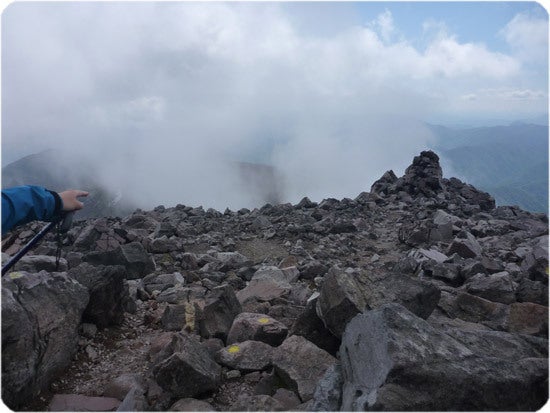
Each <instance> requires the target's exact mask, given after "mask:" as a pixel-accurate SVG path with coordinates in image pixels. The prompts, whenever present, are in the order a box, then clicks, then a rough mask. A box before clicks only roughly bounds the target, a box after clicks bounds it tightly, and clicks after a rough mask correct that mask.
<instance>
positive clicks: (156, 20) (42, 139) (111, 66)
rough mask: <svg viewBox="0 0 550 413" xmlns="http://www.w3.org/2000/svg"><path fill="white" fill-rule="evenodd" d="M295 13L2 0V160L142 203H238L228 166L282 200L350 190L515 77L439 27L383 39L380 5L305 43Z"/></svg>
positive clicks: (308, 33)
mask: <svg viewBox="0 0 550 413" xmlns="http://www.w3.org/2000/svg"><path fill="white" fill-rule="evenodd" d="M293 7H294V8H293ZM295 7H297V6H292V7H291V6H289V5H285V4H284V3H281V4H278V3H259V4H255V3H209V2H207V3H195V2H182V3H179V2H177V3H172V2H166V3H163V2H159V3H149V2H147V3H145V2H144V3H124V2H122V3H114V2H113V3H93V2H90V3H43V4H40V3H17V4H12V5H11V6H10V7H9V8H8V9H6V10H5V12H4V15H3V28H4V32H3V36H2V39H3V40H2V41H3V44H2V46H3V47H2V49H3V62H2V68H3V75H4V78H3V85H2V86H3V97H2V110H3V136H2V146H3V150H4V153H5V152H6V150H14V148H23V147H25V148H28V149H29V150H30V151H32V152H38V151H39V150H42V149H45V148H49V147H64V148H65V149H66V150H67V151H69V152H70V153H71V154H72V155H71V156H73V157H80V156H84V155H82V153H83V152H84V153H86V154H87V156H88V157H91V158H93V159H94V161H95V163H96V164H97V165H98V167H97V172H94V173H97V176H98V177H100V178H101V179H102V180H104V181H105V182H106V183H107V184H109V185H111V186H112V187H113V188H116V189H120V188H123V189H124V191H125V193H126V194H129V195H126V196H130V197H132V198H134V199H135V200H136V202H139V203H140V205H142V206H143V207H151V206H155V205H156V204H159V203H164V204H166V205H172V204H175V203H186V204H191V205H198V204H203V205H204V206H206V207H210V206H212V207H215V208H218V209H224V208H225V207H226V206H229V207H231V208H238V207H242V206H251V205H252V204H253V203H254V202H256V198H255V196H254V194H251V193H249V192H247V191H246V188H245V187H246V185H243V183H242V182H241V181H240V180H239V178H238V176H235V174H234V173H233V172H232V169H231V168H230V167H229V166H228V163H227V161H228V160H238V161H262V162H266V163H270V164H272V165H274V166H275V167H277V168H278V169H279V170H280V171H281V173H282V174H283V177H284V180H285V182H286V183H287V185H286V193H285V199H284V200H285V201H286V200H288V201H293V202H294V201H297V200H299V198H301V197H302V196H306V195H308V196H310V197H312V198H314V199H316V200H321V199H322V198H323V197H329V196H333V197H344V196H347V197H354V196H356V195H357V194H358V193H360V192H361V191H363V190H368V189H369V188H370V185H371V184H372V182H373V181H374V180H375V179H377V178H378V177H379V176H380V175H381V174H382V173H383V172H384V171H385V170H387V169H390V168H392V169H395V170H396V172H399V171H400V170H402V169H404V168H405V167H406V166H407V165H408V164H409V163H410V161H411V159H412V157H413V156H414V155H417V154H418V152H419V151H420V150H423V149H426V147H429V146H430V142H431V135H430V132H429V131H428V130H427V129H426V128H425V127H424V126H423V123H422V122H421V121H422V120H423V119H425V118H426V117H428V116H429V115H430V114H431V113H432V112H433V111H436V110H439V109H440V108H441V107H449V108H452V107H453V105H454V104H455V103H453V102H457V101H464V100H463V99H461V98H460V97H461V96H463V95H465V91H473V92H471V93H472V94H474V93H475V94H476V95H479V92H478V90H479V89H480V88H482V87H485V88H490V87H493V88H499V87H502V85H503V84H505V83H506V82H511V81H513V80H514V79H516V78H517V77H518V76H519V75H520V74H521V73H520V71H521V65H520V64H519V62H518V61H517V59H516V58H514V57H513V56H508V55H504V54H502V53H497V52H494V51H491V50H488V49H487V48H486V47H485V46H484V45H482V44H475V43H461V42H459V41H458V40H457V39H456V38H455V37H454V36H453V35H452V34H449V33H448V32H447V31H439V32H438V33H437V36H434V37H433V38H432V39H431V41H430V42H429V44H428V46H427V47H426V48H425V49H424V50H418V49H417V48H415V47H414V46H413V45H412V44H411V43H408V42H407V41H406V40H405V39H403V38H401V37H400V38H399V39H398V40H395V37H396V36H395V33H399V30H398V27H396V26H395V23H394V21H393V16H392V14H391V12H390V11H389V10H386V11H385V12H384V13H382V14H380V15H379V16H378V17H377V18H376V20H375V21H374V23H373V24H371V25H367V26H361V25H360V24H353V25H348V26H345V25H342V24H341V22H340V23H338V25H337V26H335V27H334V28H332V29H331V30H325V31H323V32H322V33H321V34H318V33H316V32H315V31H314V30H313V29H312V28H311V27H309V29H307V30H306V29H305V28H304V27H302V26H300V22H302V21H305V20H304V19H302V20H300V19H296V18H293V17H292V16H290V15H289V13H290V12H291V11H292V10H295ZM307 7H314V6H313V5H307V4H304V5H300V8H303V9H301V12H302V13H303V15H305V13H306V12H307ZM331 7H334V6H331ZM330 10H331V9H330V8H328V9H327V13H328V12H329V11H330ZM348 11H349V9H348ZM325 17H326V16H325ZM326 21H327V22H328V21H330V19H327V20H326ZM310 23H311V22H309V23H308V24H310ZM516 89H517V90H520V91H521V90H523V91H524V92H525V90H532V91H535V90H536V88H526V87H522V88H516ZM468 93H469V92H468ZM493 98H494V99H493V100H492V101H490V102H489V100H488V99H485V100H484V102H485V104H486V105H487V107H489V108H495V107H497V108H498V107H499V105H500V101H499V99H504V97H502V96H496V95H495V96H493ZM482 100H483V99H482ZM486 109H487V108H486ZM23 142H24V146H23ZM75 154H78V155H75Z"/></svg>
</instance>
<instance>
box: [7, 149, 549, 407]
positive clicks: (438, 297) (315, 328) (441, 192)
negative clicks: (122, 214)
mask: <svg viewBox="0 0 550 413" xmlns="http://www.w3.org/2000/svg"><path fill="white" fill-rule="evenodd" d="M39 227H40V226H39V225H38V224H36V223H34V224H29V225H27V226H25V227H23V228H21V229H19V230H17V231H15V232H14V233H12V234H11V235H10V237H9V238H8V239H6V240H5V241H4V243H3V248H4V251H7V252H9V253H13V252H14V251H15V250H17V249H18V248H20V246H21V245H23V244H24V243H25V241H26V240H27V239H28V238H29V237H31V236H32V235H33V233H34V232H35V231H36V230H38V228H39ZM63 242H64V248H63V258H62V259H61V268H60V270H59V271H58V272H55V263H54V262H55V259H54V255H55V250H56V244H55V242H54V240H53V235H52V238H51V239H50V240H49V241H46V242H43V243H42V245H41V246H39V247H38V248H36V249H35V250H34V251H33V253H32V255H29V256H27V257H25V258H24V259H23V260H22V261H21V262H20V263H19V264H18V266H17V267H16V269H15V271H14V272H12V273H9V274H6V275H4V276H3V282H2V397H3V400H4V402H5V403H6V404H7V405H8V406H9V407H11V408H12V409H20V408H32V407H34V408H36V407H39V408H45V407H47V406H49V408H50V409H51V410H81V409H88V410H114V409H119V410H125V411H128V410H154V411H160V410H168V409H169V410H172V411H187V410H194V411H203V410H234V411H241V410H248V411H251V410H257V411H266V410H267V411H273V410H277V411H283V410H308V411H335V410H346V411H349V410H394V411H395V410H536V409H538V408H540V407H541V406H543V405H544V403H545V402H546V400H547V398H548V219H547V216H546V215H544V214H532V213H529V212H525V211H522V210H520V209H518V208H515V207H507V206H502V207H495V203H494V200H493V198H491V196H490V195H488V194H486V193H483V192H480V191H478V190H477V189H475V188H474V187H472V186H471V185H467V184H465V183H463V182H461V181H459V180H458V179H454V178H452V179H444V178H443V177H442V172H441V168H440V166H439V159H438V157H437V155H436V154H434V153H433V152H422V153H421V154H420V156H418V157H416V158H415V159H414V161H413V164H412V165H411V166H410V167H409V168H408V169H407V170H406V172H405V175H404V176H403V177H400V178H398V177H396V175H395V174H394V173H393V172H392V171H388V172H386V173H385V174H384V176H383V177H382V178H381V179H380V180H378V181H377V182H375V183H374V185H373V186H372V188H371V191H370V192H363V193H361V194H360V195H359V196H358V197H357V198H355V199H353V200H352V199H342V200H336V199H325V200H323V201H322V202H320V203H316V202H311V201H310V200H309V199H307V198H304V199H303V200H302V201H301V202H299V203H298V204H297V205H290V204H284V205H269V204H268V205H264V206H263V207H261V208H259V209H254V210H252V211H251V210H248V209H241V210H239V211H230V210H226V211H225V212H223V213H222V212H218V211H215V210H212V209H209V210H206V211H205V210H204V209H203V208H202V207H196V208H193V207H189V206H184V205H177V206H176V207H173V208H164V207H162V206H159V207H157V208H155V209H154V210H153V211H149V212H145V211H141V210H137V211H136V212H134V213H133V214H132V215H130V216H128V217H126V218H124V219H118V218H101V219H95V220H88V221H81V222H79V223H77V224H76V225H75V226H74V227H73V228H72V229H71V230H70V231H69V233H68V234H67V235H66V237H65V239H64V241H63Z"/></svg>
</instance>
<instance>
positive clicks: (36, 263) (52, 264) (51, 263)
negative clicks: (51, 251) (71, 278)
mask: <svg viewBox="0 0 550 413" xmlns="http://www.w3.org/2000/svg"><path fill="white" fill-rule="evenodd" d="M13 269H14V270H15V271H27V272H40V271H48V272H53V271H59V272H63V271H67V260H66V259H65V258H60V260H59V268H57V266H56V258H55V257H52V256H50V255H25V256H24V257H23V258H21V259H20V260H19V261H18V262H17V264H15V265H14V266H13Z"/></svg>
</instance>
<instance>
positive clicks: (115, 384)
mask: <svg viewBox="0 0 550 413" xmlns="http://www.w3.org/2000/svg"><path fill="white" fill-rule="evenodd" d="M132 389H136V391H137V392H138V393H140V394H143V393H145V382H144V380H143V377H141V376H140V375H139V374H138V373H124V374H121V375H120V376H117V377H115V378H113V379H112V380H111V381H110V382H109V383H107V385H106V386H105V390H104V391H103V396H106V397H114V398H116V399H118V400H120V401H123V400H124V398H125V397H126V396H127V395H128V393H129V392H130V391H131V390H132Z"/></svg>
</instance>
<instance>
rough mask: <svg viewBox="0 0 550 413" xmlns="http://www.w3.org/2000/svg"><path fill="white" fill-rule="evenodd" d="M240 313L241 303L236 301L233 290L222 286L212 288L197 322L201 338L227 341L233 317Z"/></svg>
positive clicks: (227, 286)
mask: <svg viewBox="0 0 550 413" xmlns="http://www.w3.org/2000/svg"><path fill="white" fill-rule="evenodd" d="M240 312H241V303H239V300H237V297H236V296H235V292H234V291H233V288H231V287H230V286H229V285H227V284H224V285H221V286H219V287H214V288H213V289H212V291H210V292H209V293H208V294H207V296H206V298H205V303H204V307H203V308H202V311H201V314H200V321H199V329H200V334H201V337H203V338H220V339H222V340H224V341H225V340H226V339H227V334H228V333H229V329H230V328H231V326H232V324H233V320H234V319H235V317H236V316H237V315H238V314H239V313H240Z"/></svg>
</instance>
